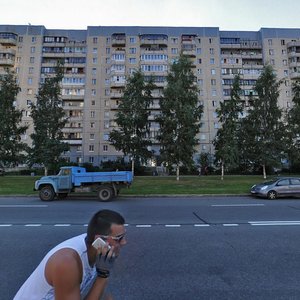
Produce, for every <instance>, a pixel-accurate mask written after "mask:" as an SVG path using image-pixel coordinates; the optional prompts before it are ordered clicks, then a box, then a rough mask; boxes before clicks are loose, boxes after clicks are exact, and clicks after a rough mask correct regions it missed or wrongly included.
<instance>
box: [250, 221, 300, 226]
mask: <svg viewBox="0 0 300 300" xmlns="http://www.w3.org/2000/svg"><path fill="white" fill-rule="evenodd" d="M248 223H249V224H250V225H252V226H274V225H279V226H285V225H300V221H251V222H248Z"/></svg>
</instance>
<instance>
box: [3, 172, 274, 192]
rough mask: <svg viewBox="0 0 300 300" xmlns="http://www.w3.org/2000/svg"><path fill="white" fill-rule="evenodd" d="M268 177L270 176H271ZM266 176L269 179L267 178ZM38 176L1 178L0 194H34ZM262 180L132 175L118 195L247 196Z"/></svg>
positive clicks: (236, 177) (251, 178)
mask: <svg viewBox="0 0 300 300" xmlns="http://www.w3.org/2000/svg"><path fill="white" fill-rule="evenodd" d="M271 177H272V176H271ZM271 177H269V178H271ZM39 178H40V177H38V176H8V175H7V176H1V177H0V195H37V192H35V191H33V187H34V181H35V180H37V179H39ZM262 181H264V180H263V178H262V176H238V175H236V176H235V175H228V176H225V177H224V180H220V176H212V175H209V176H181V177H180V180H179V181H176V177H175V176H165V177H160V176H149V177H147V176H136V177H135V178H134V181H133V183H132V185H131V187H130V188H129V189H122V190H121V193H120V194H121V195H167V194H170V195H172V194H220V195H221V194H248V193H249V190H250V187H251V186H252V185H253V184H254V183H259V182H262Z"/></svg>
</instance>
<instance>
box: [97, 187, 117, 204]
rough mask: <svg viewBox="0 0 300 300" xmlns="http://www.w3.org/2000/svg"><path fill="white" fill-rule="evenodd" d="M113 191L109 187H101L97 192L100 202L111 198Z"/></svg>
mask: <svg viewBox="0 0 300 300" xmlns="http://www.w3.org/2000/svg"><path fill="white" fill-rule="evenodd" d="M113 194H114V193H113V190H112V188H111V187H109V186H102V187H100V188H99V190H98V197H99V199H100V201H105V202H106V201H109V200H111V198H112V197H113Z"/></svg>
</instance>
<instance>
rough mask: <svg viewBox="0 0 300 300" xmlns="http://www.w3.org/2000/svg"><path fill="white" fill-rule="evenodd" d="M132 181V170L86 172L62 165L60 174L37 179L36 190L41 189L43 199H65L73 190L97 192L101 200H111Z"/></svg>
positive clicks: (40, 194) (40, 195) (79, 168)
mask: <svg viewBox="0 0 300 300" xmlns="http://www.w3.org/2000/svg"><path fill="white" fill-rule="evenodd" d="M131 183H132V173H131V172H130V171H117V172H86V169H85V168H81V167H62V168H61V169H60V172H59V173H58V175H55V176H44V177H42V178H41V179H39V180H37V181H36V182H35V186H34V190H36V191H39V197H40V199H41V200H42V201H52V200H54V198H55V196H57V198H59V199H63V198H66V197H67V196H68V194H69V193H72V192H97V193H98V197H99V199H100V200H101V201H109V200H111V199H112V198H113V197H115V196H117V195H118V194H119V191H120V189H121V188H122V187H129V186H130V184H131Z"/></svg>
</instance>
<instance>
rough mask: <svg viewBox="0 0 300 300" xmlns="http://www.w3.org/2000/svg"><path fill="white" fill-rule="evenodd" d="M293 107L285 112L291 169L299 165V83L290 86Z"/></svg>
mask: <svg viewBox="0 0 300 300" xmlns="http://www.w3.org/2000/svg"><path fill="white" fill-rule="evenodd" d="M292 91H293V95H294V96H293V106H292V108H291V109H290V110H289V111H288V112H287V122H286V123H287V136H286V137H287V142H286V146H287V153H288V158H289V161H290V164H291V166H292V167H296V165H298V166H299V165H300V81H295V82H294V83H293V85H292Z"/></svg>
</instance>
